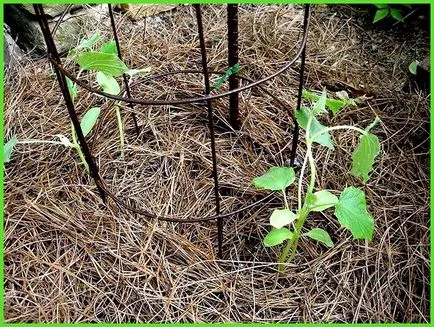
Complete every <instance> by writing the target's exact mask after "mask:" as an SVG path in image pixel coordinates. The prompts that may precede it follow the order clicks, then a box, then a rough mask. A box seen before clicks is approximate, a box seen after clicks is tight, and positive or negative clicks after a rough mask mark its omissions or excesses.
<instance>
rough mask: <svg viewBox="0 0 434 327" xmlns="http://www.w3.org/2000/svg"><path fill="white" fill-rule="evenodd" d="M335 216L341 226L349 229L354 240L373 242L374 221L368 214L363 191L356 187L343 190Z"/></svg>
mask: <svg viewBox="0 0 434 327" xmlns="http://www.w3.org/2000/svg"><path fill="white" fill-rule="evenodd" d="M335 215H336V217H337V218H338V221H339V223H340V224H341V226H342V227H344V228H346V229H348V230H349V231H350V232H351V234H352V235H353V238H354V239H363V240H369V241H370V240H372V235H373V233H374V219H373V218H372V216H371V214H370V213H369V212H368V209H367V207H366V199H365V194H364V193H363V191H362V190H360V189H358V188H356V187H354V186H350V187H347V188H346V189H345V190H343V192H342V193H341V195H340V197H339V202H338V203H337V204H336V206H335Z"/></svg>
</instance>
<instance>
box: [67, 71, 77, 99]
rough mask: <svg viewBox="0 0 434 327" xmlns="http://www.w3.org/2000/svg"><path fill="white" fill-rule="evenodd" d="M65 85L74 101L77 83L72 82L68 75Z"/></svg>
mask: <svg viewBox="0 0 434 327" xmlns="http://www.w3.org/2000/svg"><path fill="white" fill-rule="evenodd" d="M66 85H67V86H68V90H69V94H70V95H71V98H72V101H73V102H74V100H75V98H76V97H77V85H76V84H75V83H73V82H72V81H71V80H70V79H69V78H68V77H66Z"/></svg>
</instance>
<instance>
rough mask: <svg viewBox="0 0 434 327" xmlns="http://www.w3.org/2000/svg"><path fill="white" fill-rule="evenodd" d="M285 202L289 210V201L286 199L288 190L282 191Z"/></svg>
mask: <svg viewBox="0 0 434 327" xmlns="http://www.w3.org/2000/svg"><path fill="white" fill-rule="evenodd" d="M282 193H283V200H284V201H285V208H286V209H288V210H289V205H288V199H287V198H286V190H285V189H282Z"/></svg>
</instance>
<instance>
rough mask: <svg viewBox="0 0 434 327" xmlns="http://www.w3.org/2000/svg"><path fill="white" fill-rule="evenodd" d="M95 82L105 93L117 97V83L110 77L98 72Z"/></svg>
mask: <svg viewBox="0 0 434 327" xmlns="http://www.w3.org/2000/svg"><path fill="white" fill-rule="evenodd" d="M96 81H97V83H98V84H99V86H101V88H102V90H103V91H104V92H105V93H109V94H113V95H118V94H119V93H120V92H121V88H120V87H119V84H118V82H117V81H116V80H115V79H114V77H112V76H110V75H107V74H104V73H103V72H98V73H96Z"/></svg>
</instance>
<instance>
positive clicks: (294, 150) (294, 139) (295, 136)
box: [290, 4, 310, 167]
mask: <svg viewBox="0 0 434 327" xmlns="http://www.w3.org/2000/svg"><path fill="white" fill-rule="evenodd" d="M309 11H310V5H308V4H307V5H306V7H305V9H304V20H303V24H304V25H303V26H306V24H307V23H308V19H309ZM306 47H307V42H306V44H305V46H304V48H303V51H302V53H301V65H300V76H299V82H298V95H297V108H296V111H297V110H300V107H301V97H302V93H303V82H304V67H305V63H306ZM294 114H295V113H294ZM299 131H300V127H299V126H298V122H297V120H294V132H293V133H292V150H291V158H290V165H291V166H292V167H293V166H294V161H295V156H296V154H297V145H298V135H299Z"/></svg>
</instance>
